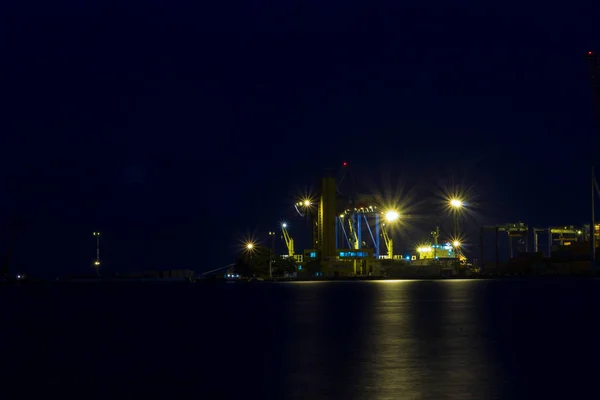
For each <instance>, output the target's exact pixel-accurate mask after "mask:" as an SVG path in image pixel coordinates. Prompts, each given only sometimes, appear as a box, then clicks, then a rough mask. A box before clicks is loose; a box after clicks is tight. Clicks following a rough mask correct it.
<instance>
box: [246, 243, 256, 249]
mask: <svg viewBox="0 0 600 400" xmlns="http://www.w3.org/2000/svg"><path fill="white" fill-rule="evenodd" d="M246 248H247V249H248V250H252V249H253V248H254V243H247V244H246Z"/></svg>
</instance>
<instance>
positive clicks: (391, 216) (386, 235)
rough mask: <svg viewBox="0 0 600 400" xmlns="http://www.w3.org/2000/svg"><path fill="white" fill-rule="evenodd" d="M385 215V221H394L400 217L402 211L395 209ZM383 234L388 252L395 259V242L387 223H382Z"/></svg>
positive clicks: (390, 257)
mask: <svg viewBox="0 0 600 400" xmlns="http://www.w3.org/2000/svg"><path fill="white" fill-rule="evenodd" d="M384 217H385V221H386V222H387V223H394V222H396V221H397V220H398V219H399V218H400V213H399V212H398V211H395V210H390V211H388V212H386V213H385V215H384ZM381 235H382V236H383V240H384V241H385V246H386V248H387V252H388V258H389V259H393V258H394V242H393V240H392V238H391V237H390V235H389V232H388V230H387V228H386V224H385V223H384V224H382V225H381Z"/></svg>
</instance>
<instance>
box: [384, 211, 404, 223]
mask: <svg viewBox="0 0 600 400" xmlns="http://www.w3.org/2000/svg"><path fill="white" fill-rule="evenodd" d="M398 218H400V213H398V211H393V210H392V211H388V212H387V213H385V220H386V221H388V222H394V221H395V220H397V219H398Z"/></svg>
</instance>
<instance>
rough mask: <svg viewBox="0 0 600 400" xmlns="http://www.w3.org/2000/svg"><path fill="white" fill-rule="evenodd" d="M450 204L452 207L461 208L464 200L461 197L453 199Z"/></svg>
mask: <svg viewBox="0 0 600 400" xmlns="http://www.w3.org/2000/svg"><path fill="white" fill-rule="evenodd" d="M450 206H451V207H452V208H461V207H462V206H463V202H462V201H461V200H459V199H451V200H450Z"/></svg>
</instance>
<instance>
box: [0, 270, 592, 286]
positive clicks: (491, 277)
mask: <svg viewBox="0 0 600 400" xmlns="http://www.w3.org/2000/svg"><path fill="white" fill-rule="evenodd" d="M557 279H579V280H582V279H600V274H598V273H590V274H577V275H510V276H507V275H482V276H470V277H467V276H454V277H435V278H433V277H417V276H411V277H397V278H383V277H354V278H348V277H338V278H336V277H331V278H319V279H268V278H267V279H265V280H264V281H252V282H250V281H247V280H244V279H241V280H236V281H227V280H225V279H196V280H192V281H190V280H183V279H182V280H170V279H136V278H129V279H127V278H116V279H115V278H105V279H103V278H89V279H86V278H79V279H73V280H69V279H65V280H54V281H52V280H23V281H8V282H6V281H5V282H0V287H1V286H5V285H11V286H18V285H35V284H46V285H47V284H53V285H61V284H92V283H96V284H107V283H150V284H151V283H165V284H166V283H169V284H215V283H217V284H218V283H240V284H241V283H281V282H359V281H451V280H557Z"/></svg>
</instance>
